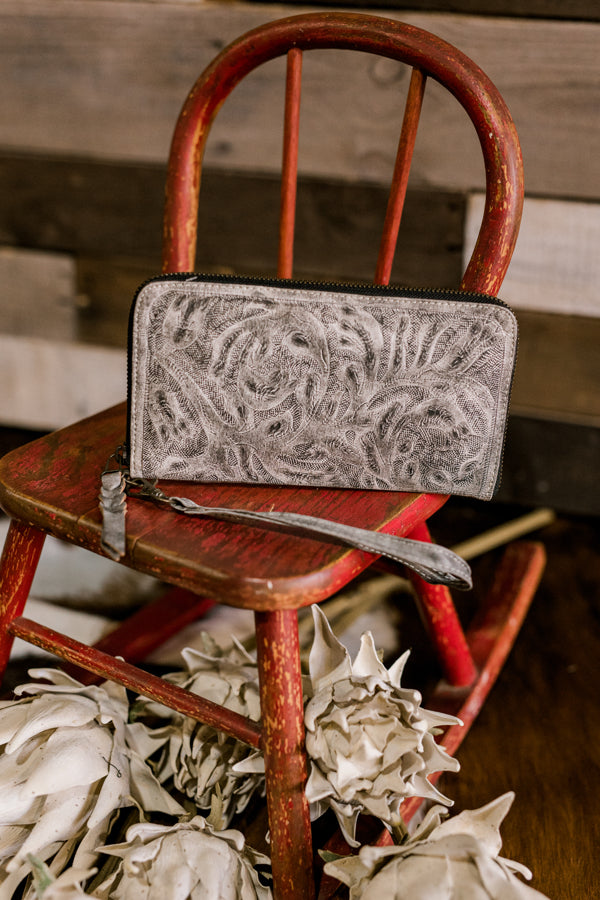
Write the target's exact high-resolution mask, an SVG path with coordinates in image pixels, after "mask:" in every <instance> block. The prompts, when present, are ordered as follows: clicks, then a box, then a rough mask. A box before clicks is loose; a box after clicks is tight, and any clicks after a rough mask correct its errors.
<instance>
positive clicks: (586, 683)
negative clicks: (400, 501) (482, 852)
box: [436, 506, 600, 900]
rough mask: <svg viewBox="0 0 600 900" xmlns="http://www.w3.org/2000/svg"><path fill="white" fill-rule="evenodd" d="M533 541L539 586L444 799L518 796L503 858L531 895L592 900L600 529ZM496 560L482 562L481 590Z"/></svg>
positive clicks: (595, 884)
mask: <svg viewBox="0 0 600 900" xmlns="http://www.w3.org/2000/svg"><path fill="white" fill-rule="evenodd" d="M481 510H482V507H481V506H480V508H479V514H481ZM473 513H475V515H477V513H476V512H475V511H474V510H471V514H473ZM449 515H450V516H451V515H452V510H449ZM484 515H485V513H484ZM488 515H489V513H488ZM492 515H493V512H492ZM440 517H442V518H443V517H444V511H442V512H441V513H440V514H439V515H438V517H436V522H437V521H439V520H440ZM480 527H481V526H480ZM540 537H541V539H542V540H543V541H544V543H545V545H546V549H547V555H548V563H547V569H546V572H545V574H544V577H543V579H542V583H541V586H540V588H539V589H538V593H537V596H536V598H535V599H534V602H533V604H532V607H531V609H530V611H529V614H528V616H527V618H526V620H525V624H524V627H523V629H522V631H521V633H520V635H519V637H518V639H517V641H516V644H515V647H514V650H513V652H512V654H511V656H510V658H509V660H508V662H507V664H506V666H505V668H504V670H503V672H502V673H501V674H500V677H499V679H498V682H497V684H496V685H495V687H494V688H493V690H492V692H491V694H490V697H489V699H488V701H487V703H486V704H485V706H484V707H483V710H482V712H481V713H480V715H479V718H478V719H477V721H476V722H475V724H474V725H473V727H472V729H471V732H470V734H469V736H468V738H467V740H466V741H465V743H464V744H463V745H462V747H461V749H460V751H459V753H458V758H459V760H460V762H461V771H460V773H459V775H458V776H451V777H450V778H448V779H447V780H445V781H444V783H443V784H442V789H446V790H447V791H448V792H449V793H450V796H451V797H452V798H453V799H454V800H455V801H456V811H457V812H458V811H460V810H461V809H464V808H470V809H472V808H475V807H478V806H480V805H482V804H484V803H487V802H489V801H490V800H492V799H493V798H494V797H496V796H498V795H499V794H502V793H504V792H505V791H508V790H513V791H515V793H516V798H515V801H514V804H513V807H512V809H511V811H510V813H509V815H508V816H507V818H506V820H505V822H504V824H503V826H502V835H503V838H504V846H503V848H502V856H505V857H508V858H509V859H516V860H519V861H521V862H523V863H524V864H525V865H527V866H528V867H529V868H531V869H532V871H533V876H534V877H533V881H532V886H533V887H535V888H536V889H537V890H539V891H541V892H543V893H544V894H545V895H547V896H548V897H550V898H556V900H558V898H560V900H582V898H586V900H588V898H589V900H598V898H600V879H599V878H598V865H597V846H598V841H599V839H600V818H599V817H598V813H597V797H598V792H599V791H600V768H599V765H598V762H599V760H598V751H597V747H598V741H599V738H600V734H599V733H598V721H599V720H598V684H599V683H600V663H599V661H600V628H599V625H598V622H599V618H598V614H599V612H600V606H599V604H600V583H599V580H598V577H599V573H600V558H599V553H598V548H599V546H600V543H599V540H598V539H599V537H600V533H599V529H598V520H597V519H595V520H594V519H591V520H587V521H584V520H581V519H580V520H576V519H574V520H571V521H567V520H565V519H562V520H559V521H558V522H556V523H555V524H554V525H551V526H550V527H549V528H547V529H545V530H544V531H543V532H541V534H540ZM493 561H494V560H493V559H488V560H484V561H483V570H480V572H481V574H480V577H478V578H477V579H476V580H477V582H478V583H479V584H481V583H482V582H483V581H484V580H485V570H486V567H489V565H490V564H491V563H492V562H493ZM477 574H478V572H477V570H476V575H477Z"/></svg>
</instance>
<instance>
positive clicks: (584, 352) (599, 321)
mask: <svg viewBox="0 0 600 900" xmlns="http://www.w3.org/2000/svg"><path fill="white" fill-rule="evenodd" d="M517 319H518V320H519V352H518V358H517V368H516V372H515V380H514V385H513V391H512V399H511V410H512V412H513V413H514V414H515V415H517V414H518V415H520V416H531V417H533V418H541V419H555V420H557V421H562V422H573V423H579V424H587V425H593V426H595V427H600V352H599V351H598V348H599V347H600V318H593V319H590V318H587V317H584V316H561V315H552V314H547V313H539V312H529V311H527V310H517Z"/></svg>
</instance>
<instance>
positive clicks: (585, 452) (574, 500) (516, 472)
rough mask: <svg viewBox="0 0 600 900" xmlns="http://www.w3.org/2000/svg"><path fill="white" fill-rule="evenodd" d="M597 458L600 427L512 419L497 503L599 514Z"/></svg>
mask: <svg viewBox="0 0 600 900" xmlns="http://www.w3.org/2000/svg"><path fill="white" fill-rule="evenodd" d="M598 459H600V428H597V427H586V426H585V425H577V424H574V423H570V422H559V421H548V420H544V419H538V418H526V417H524V416H515V415H512V416H510V417H509V420H508V428H507V436H506V449H505V454H504V463H503V475H502V481H501V483H500V490H499V491H498V495H497V499H498V500H500V501H501V502H504V503H506V502H510V503H519V504H521V505H523V506H529V505H532V506H540V505H542V506H549V505H551V506H553V507H554V509H557V510H560V511H564V512H574V513H578V514H580V515H592V516H597V515H598V513H599V512H600V480H599V479H598ZM571 896H572V897H573V900H575V895H574V894H573V895H571Z"/></svg>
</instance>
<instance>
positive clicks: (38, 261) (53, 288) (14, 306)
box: [0, 247, 77, 340]
mask: <svg viewBox="0 0 600 900" xmlns="http://www.w3.org/2000/svg"><path fill="white" fill-rule="evenodd" d="M75 278H76V272H75V260H74V259H73V257H71V256H67V255H66V254H64V253H41V252H39V251H35V250H16V249H13V248H11V247H0V332H3V333H8V334H21V335H23V334H27V335H30V336H36V337H45V338H54V339H56V340H72V339H73V338H74V337H75V336H76V331H77V298H76V293H77V292H76V282H75Z"/></svg>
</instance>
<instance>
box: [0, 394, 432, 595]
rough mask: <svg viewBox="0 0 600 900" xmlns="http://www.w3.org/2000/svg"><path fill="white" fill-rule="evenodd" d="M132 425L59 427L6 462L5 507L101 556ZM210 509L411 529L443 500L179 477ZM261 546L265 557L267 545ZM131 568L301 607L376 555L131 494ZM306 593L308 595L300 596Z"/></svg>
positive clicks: (175, 486)
mask: <svg viewBox="0 0 600 900" xmlns="http://www.w3.org/2000/svg"><path fill="white" fill-rule="evenodd" d="M125 432H126V415H125V405H124V404H122V405H119V406H117V407H115V408H113V409H110V410H107V411H105V412H103V413H101V414H99V415H97V416H93V417H92V418H88V419H85V420H83V421H79V422H77V423H76V424H75V425H73V426H71V427H69V428H67V429H63V430H61V431H57V432H53V433H52V434H49V435H47V436H45V437H42V438H40V439H38V440H37V441H36V442H35V443H33V444H30V445H28V446H27V447H25V448H18V449H17V450H15V451H13V452H12V453H10V454H8V455H7V456H5V457H4V458H3V459H2V460H1V461H0V504H1V505H2V508H3V509H4V510H5V512H7V513H8V514H9V515H12V516H16V517H17V518H22V519H24V520H25V521H28V522H31V523H32V524H35V525H36V526H38V527H39V528H42V529H44V530H49V531H51V532H52V533H53V534H55V535H57V536H59V537H62V538H65V539H67V540H69V541H71V542H74V543H77V544H82V545H83V546H86V547H88V548H90V549H92V550H93V551H94V552H97V553H99V552H101V549H100V546H101V544H100V538H101V517H100V511H99V509H98V489H99V484H98V478H99V475H100V473H101V472H102V471H103V468H104V466H105V464H106V461H107V459H108V458H109V456H110V455H111V454H112V453H113V452H114V450H115V448H116V447H117V446H118V445H119V444H120V443H122V441H123V439H124V437H125ZM168 489H169V490H170V491H171V492H172V493H173V494H175V495H177V494H180V495H183V494H185V495H186V496H188V497H190V498H191V499H192V500H195V502H197V503H202V504H204V505H206V506H224V507H230V508H232V509H235V508H238V507H241V508H246V509H263V510H264V509H281V510H282V511H285V510H289V511H291V512H294V511H295V512H302V513H305V514H307V515H314V516H317V517H321V518H326V519H327V518H329V519H331V520H333V521H339V522H342V523H345V524H349V525H351V524H360V526H361V527H364V528H370V529H380V530H382V531H384V532H386V533H391V534H399V535H402V534H409V533H410V532H411V531H412V530H413V529H414V528H415V527H416V525H418V524H419V522H421V521H422V520H423V519H425V518H428V517H429V516H430V515H432V514H433V513H434V512H435V511H436V510H437V509H439V508H440V506H442V505H443V503H444V502H445V500H446V497H444V496H443V495H432V494H406V493H401V492H398V491H352V490H338V489H323V490H321V491H318V492H317V491H314V490H311V489H303V488H294V487H273V486H272V485H271V486H262V485H251V486H244V485H222V484H202V485H200V484H190V483H185V484H182V483H179V482H170V483H169V486H168ZM257 541H258V542H259V544H260V547H261V552H260V553H257V552H256V547H257ZM123 561H124V563H125V564H126V565H127V564H128V565H131V566H133V567H134V568H136V569H137V570H138V571H142V572H146V573H147V574H151V575H155V576H156V577H158V578H160V579H161V580H163V581H168V582H169V583H171V584H174V585H177V586H180V587H184V588H189V589H190V590H193V591H195V592H196V593H201V594H203V593H206V594H207V595H208V596H217V597H226V598H227V603H228V605H231V606H239V607H244V608H251V609H258V610H268V609H292V608H297V607H298V606H299V605H300V606H304V605H309V604H311V603H314V602H318V601H319V600H323V599H325V598H327V597H329V596H331V594H333V593H335V592H336V591H337V590H339V589H340V588H341V587H343V586H344V585H345V584H346V583H347V582H348V581H350V580H351V579H352V578H354V577H355V576H356V575H358V574H359V572H361V571H363V570H364V569H365V568H367V566H369V565H370V564H371V563H372V562H373V561H374V559H373V555H372V554H370V553H365V552H363V551H358V550H352V549H347V548H343V547H340V546H339V545H336V544H334V543H326V542H324V541H323V540H315V539H312V538H307V537H297V536H294V535H289V534H282V533H279V532H278V531H276V530H272V529H267V528H266V527H254V526H252V527H251V526H248V525H237V524H231V523H225V522H222V521H217V520H213V519H210V518H206V519H204V518H197V517H191V518H190V517H183V516H179V515H177V513H175V512H173V511H172V510H170V509H164V508H161V507H157V506H156V505H154V504H152V503H149V502H144V501H140V500H137V501H136V500H130V502H129V504H128V512H127V556H126V557H125V558H124V560H123ZM299 597H300V599H298V598H299Z"/></svg>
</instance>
